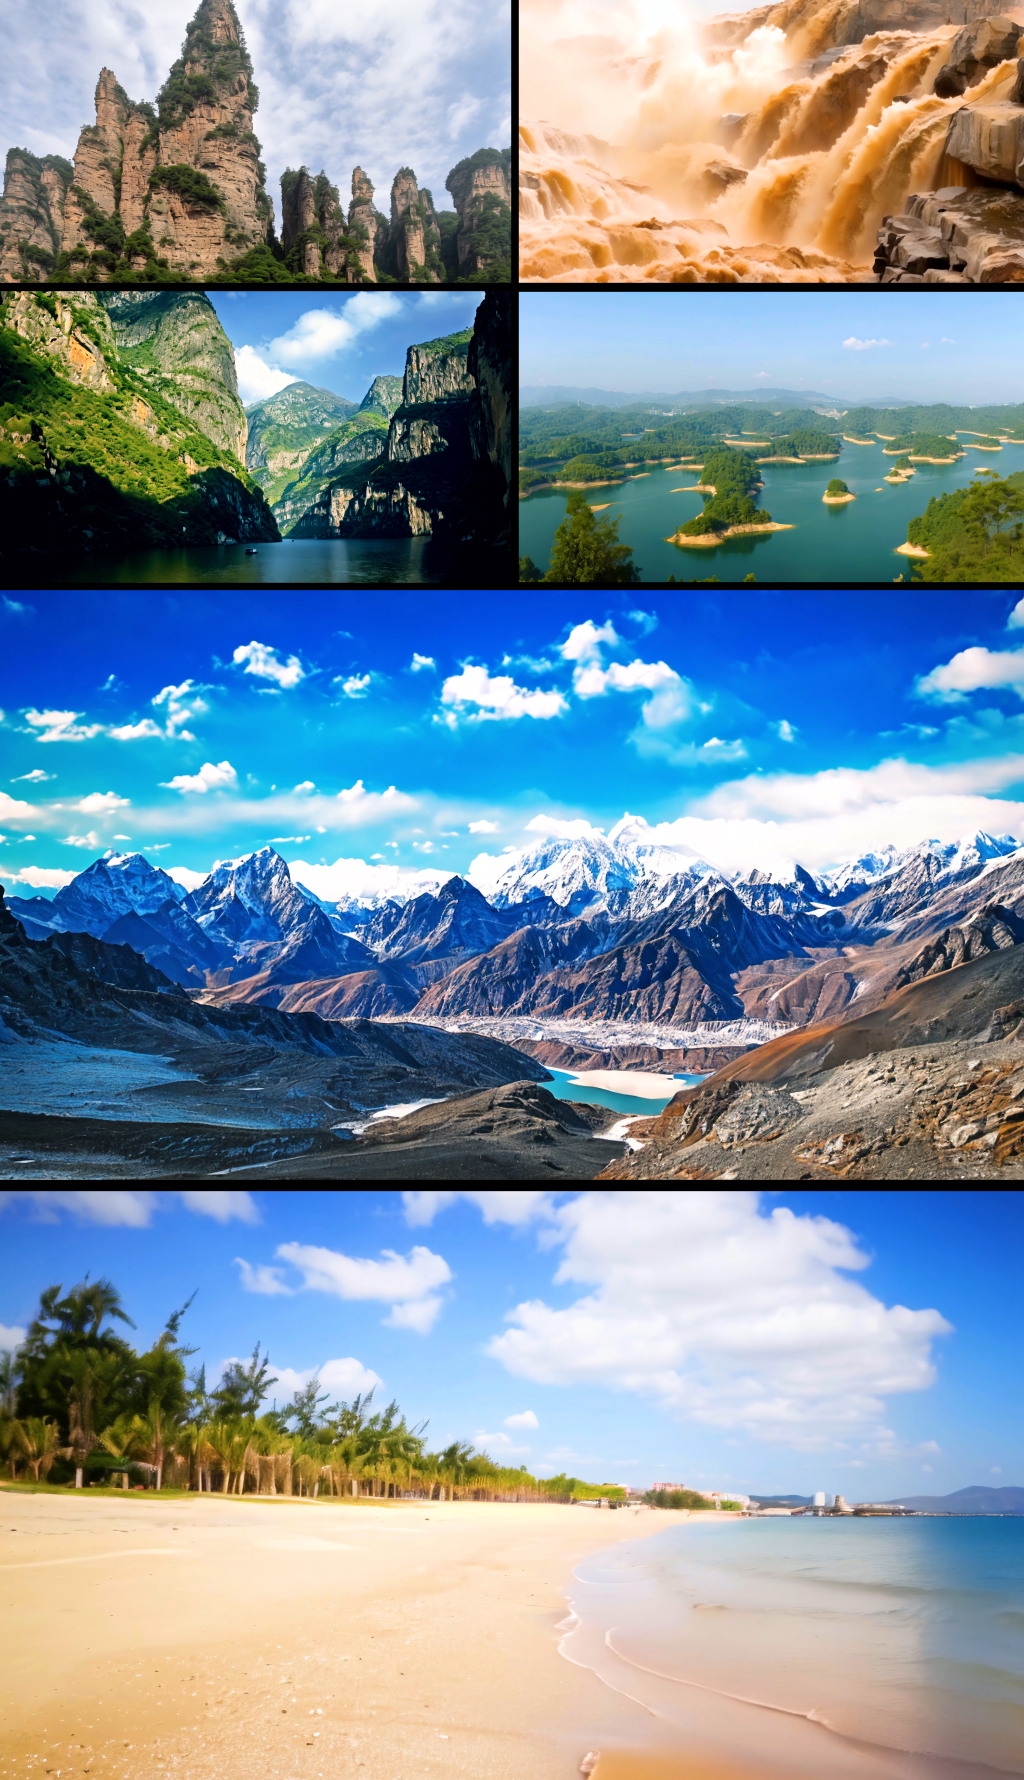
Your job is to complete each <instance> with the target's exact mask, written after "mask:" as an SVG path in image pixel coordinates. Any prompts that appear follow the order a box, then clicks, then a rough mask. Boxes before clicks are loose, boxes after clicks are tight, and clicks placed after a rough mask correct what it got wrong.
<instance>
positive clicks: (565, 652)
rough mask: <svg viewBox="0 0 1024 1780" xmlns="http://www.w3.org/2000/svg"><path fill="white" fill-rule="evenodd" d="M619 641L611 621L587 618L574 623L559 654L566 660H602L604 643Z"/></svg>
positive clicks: (609, 643)
mask: <svg viewBox="0 0 1024 1780" xmlns="http://www.w3.org/2000/svg"><path fill="white" fill-rule="evenodd" d="M618 641H619V636H618V633H617V631H616V629H615V626H614V625H613V624H612V623H611V622H610V621H609V622H608V623H606V624H595V623H594V621H593V619H592V618H585V619H584V621H583V623H582V624H574V625H573V627H572V629H571V631H570V632H569V635H568V636H567V637H566V639H565V642H564V643H563V644H562V645H561V648H560V650H559V654H560V655H561V656H562V658H563V660H565V661H600V659H601V648H602V645H603V644H608V645H609V646H613V645H614V644H615V643H617V642H618Z"/></svg>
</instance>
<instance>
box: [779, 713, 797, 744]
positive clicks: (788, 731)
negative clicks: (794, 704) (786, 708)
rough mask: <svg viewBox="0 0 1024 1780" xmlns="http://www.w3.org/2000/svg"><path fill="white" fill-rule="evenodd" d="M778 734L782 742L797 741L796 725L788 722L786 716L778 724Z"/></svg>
mask: <svg viewBox="0 0 1024 1780" xmlns="http://www.w3.org/2000/svg"><path fill="white" fill-rule="evenodd" d="M778 736H779V741H780V742H795V741H796V727H795V725H794V724H792V723H787V722H786V719H785V717H783V719H782V721H781V722H780V723H779V725H778Z"/></svg>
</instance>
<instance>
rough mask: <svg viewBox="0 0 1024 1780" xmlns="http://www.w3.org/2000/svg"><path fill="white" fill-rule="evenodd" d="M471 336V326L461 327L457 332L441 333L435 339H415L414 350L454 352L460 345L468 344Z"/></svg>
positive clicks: (466, 345)
mask: <svg viewBox="0 0 1024 1780" xmlns="http://www.w3.org/2000/svg"><path fill="white" fill-rule="evenodd" d="M472 338H473V330H472V328H463V329H462V331H461V333H458V334H442V335H441V336H440V338H439V339H437V340H422V341H417V343H416V346H415V348H414V350H415V351H416V352H431V353H433V352H455V351H457V349H458V348H459V347H460V346H465V347H468V346H469V342H470V341H471V340H472Z"/></svg>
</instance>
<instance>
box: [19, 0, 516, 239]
mask: <svg viewBox="0 0 1024 1780" xmlns="http://www.w3.org/2000/svg"><path fill="white" fill-rule="evenodd" d="M236 6H237V11H238V15H239V17H240V19H241V21H242V27H243V29H244V31H245V35H246V38H247V41H248V44H249V51H250V54H251V55H252V59H253V65H254V70H255V75H256V83H257V85H258V87H259V90H260V104H259V109H258V111H257V113H256V118H255V128H256V134H257V136H258V137H259V138H260V141H261V142H262V144H263V159H264V160H265V162H266V164H267V186H268V190H269V192H270V194H271V196H272V198H273V200H274V208H275V216H276V222H277V228H278V231H280V226H281V187H280V179H281V174H282V173H283V172H284V170H285V168H286V167H298V166H300V165H302V164H303V163H305V165H306V166H307V167H308V168H309V170H310V172H311V173H316V172H319V170H320V168H321V167H323V168H324V169H325V170H326V172H327V173H328V175H329V177H330V178H331V180H332V181H333V182H334V184H336V185H337V186H338V187H339V190H340V192H341V195H342V199H343V201H344V202H345V204H346V205H347V203H348V199H349V196H350V194H351V189H352V169H353V167H354V166H356V165H359V166H361V167H362V168H363V170H364V172H366V173H368V174H369V176H370V178H371V180H372V181H373V184H374V186H375V187H376V188H377V190H376V203H377V207H378V209H380V210H382V211H383V212H384V214H385V215H388V214H389V213H390V193H391V181H392V179H393V178H394V176H395V174H396V172H397V171H398V169H399V167H403V166H411V167H412V168H413V169H414V170H415V172H416V174H417V177H418V179H419V182H420V184H421V185H426V186H429V187H430V189H431V191H432V192H433V196H434V202H435V204H436V205H437V206H438V207H439V208H443V209H452V208H453V205H452V201H451V198H450V197H449V195H448V193H447V192H446V191H445V189H444V182H445V179H446V177H447V175H448V172H449V171H450V169H451V168H452V167H453V166H454V165H455V163H456V162H457V161H459V160H461V159H462V157H463V156H464V155H467V154H472V153H473V152H474V150H476V149H478V148H485V147H490V148H507V147H508V144H509V141H510V139H511V121H510V97H509V47H508V45H509V30H510V25H509V5H508V0H498V3H497V4H490V3H489V0H443V3H442V0H382V3H381V4H379V5H375V6H370V7H367V8H366V9H365V10H364V9H363V8H362V7H360V6H337V5H335V4H334V3H333V0H236ZM195 10H196V6H195V0H163V3H162V4H161V5H159V6H148V7H139V6H136V5H134V4H133V3H132V0H65V3H64V4H62V6H61V8H60V27H59V29H55V28H54V10H53V7H52V6H37V7H30V6H25V7H18V8H16V9H14V10H13V11H12V12H11V13H10V14H9V16H8V19H7V23H6V27H5V33H4V55H5V65H4V106H3V113H2V116H3V132H4V138H5V140H4V142H3V144H2V145H0V146H2V147H3V149H4V150H5V151H6V149H7V148H8V147H11V146H14V145H17V146H19V147H21V148H28V149H31V150H32V152H33V153H34V154H39V155H43V154H50V153H56V154H62V155H65V156H67V158H68V159H71V158H72V157H73V155H74V151H75V146H76V144H77V141H78V132H79V130H80V129H81V127H82V125H83V124H91V123H93V122H94V121H95V111H94V107H93V93H94V90H95V86H96V79H97V76H98V74H99V71H100V68H101V67H103V66H104V65H105V66H107V67H109V68H112V69H113V70H114V73H115V74H116V75H117V78H118V80H119V81H120V83H121V85H122V86H123V87H124V88H125V90H126V91H127V92H128V94H129V95H130V97H131V98H133V99H137V100H141V99H148V100H150V101H153V100H154V99H155V98H156V95H157V92H158V90H159V88H160V87H161V86H162V85H163V82H164V80H165V79H166V77H167V73H168V71H169V69H170V66H171V63H172V62H173V61H174V59H175V57H176V56H178V55H179V54H180V50H181V44H182V40H183V38H184V35H185V28H186V26H187V24H188V22H189V19H190V18H191V17H192V15H193V13H194V12H195Z"/></svg>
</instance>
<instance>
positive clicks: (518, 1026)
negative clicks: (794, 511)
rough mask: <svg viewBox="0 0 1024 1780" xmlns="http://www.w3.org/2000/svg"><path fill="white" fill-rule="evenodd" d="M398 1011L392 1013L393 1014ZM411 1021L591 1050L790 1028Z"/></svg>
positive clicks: (759, 1036) (724, 1039)
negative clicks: (578, 1046) (587, 1046)
mask: <svg viewBox="0 0 1024 1780" xmlns="http://www.w3.org/2000/svg"><path fill="white" fill-rule="evenodd" d="M396 1017H398V1016H396ZM416 1019H417V1024H418V1025H421V1026H439V1027H440V1028H441V1030H442V1031H444V1032H479V1033H482V1034H483V1035H484V1037H485V1038H501V1039H504V1040H505V1042H506V1043H507V1044H513V1045H514V1044H515V1043H516V1042H517V1040H519V1039H523V1038H527V1039H545V1038H548V1039H556V1040H558V1042H559V1043H562V1044H573V1043H575V1044H582V1045H592V1046H594V1048H595V1049H597V1050H617V1049H618V1048H619V1047H620V1046H621V1045H636V1044H648V1045H656V1046H658V1047H659V1048H660V1049H662V1050H692V1049H695V1048H696V1047H698V1046H705V1047H706V1046H712V1045H715V1046H717V1045H763V1044H767V1043H768V1042H769V1040H770V1039H773V1038H782V1037H783V1035H784V1034H785V1033H787V1032H795V1031H796V1030H797V1028H796V1027H795V1026H784V1025H781V1024H776V1023H775V1022H773V1021H771V1020H708V1021H706V1022H705V1023H704V1024H703V1025H700V1026H663V1025H660V1024H657V1023H652V1022H649V1021H646V1020H629V1021H626V1020H533V1019H530V1018H529V1016H528V1015H509V1016H508V1018H504V1019H503V1018H502V1017H501V1016H500V1015H494V1016H491V1017H484V1018H481V1019H476V1018H474V1017H473V1016H472V1015H460V1016H458V1017H456V1018H453V1019H436V1018H433V1017H431V1016H430V1015H424V1014H418V1015H417V1016H416Z"/></svg>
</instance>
